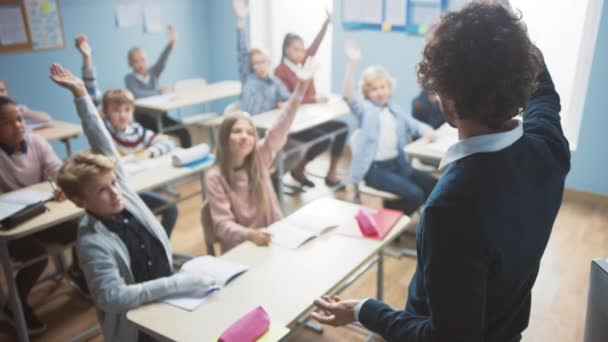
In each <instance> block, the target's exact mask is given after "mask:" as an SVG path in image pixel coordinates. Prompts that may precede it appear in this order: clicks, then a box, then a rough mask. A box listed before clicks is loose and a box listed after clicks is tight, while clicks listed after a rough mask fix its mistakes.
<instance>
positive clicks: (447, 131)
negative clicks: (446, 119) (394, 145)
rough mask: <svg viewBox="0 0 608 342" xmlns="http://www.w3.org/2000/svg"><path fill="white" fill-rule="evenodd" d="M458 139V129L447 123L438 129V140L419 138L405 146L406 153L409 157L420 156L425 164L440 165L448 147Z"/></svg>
mask: <svg viewBox="0 0 608 342" xmlns="http://www.w3.org/2000/svg"><path fill="white" fill-rule="evenodd" d="M457 141H458V131H457V130H456V129H455V128H453V127H451V126H450V125H448V124H447V123H445V124H443V125H442V126H441V127H439V128H438V129H437V140H436V141H434V142H429V141H428V140H426V139H418V140H416V141H414V142H412V143H410V144H408V145H407V146H405V153H407V155H408V157H409V158H418V159H420V161H421V162H423V163H424V164H428V165H433V166H435V167H438V166H439V163H441V159H442V158H443V156H444V155H445V153H446V152H447V150H448V148H449V147H450V146H451V145H453V144H455V143H456V142H457Z"/></svg>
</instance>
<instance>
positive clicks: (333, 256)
mask: <svg viewBox="0 0 608 342" xmlns="http://www.w3.org/2000/svg"><path fill="white" fill-rule="evenodd" d="M358 209H359V206H358V205H355V204H352V203H347V202H342V201H338V200H335V199H329V198H324V199H319V200H316V201H313V202H311V203H309V204H308V205H306V206H304V207H303V208H301V209H299V210H305V211H311V212H312V213H313V215H314V213H327V214H331V215H334V216H335V215H341V216H343V217H344V218H345V222H344V223H343V224H356V221H355V219H354V216H355V214H356V212H357V210H358ZM313 217H314V216H313ZM409 221H410V219H409V217H407V216H403V217H402V218H401V220H400V221H398V222H397V224H396V226H395V227H394V228H393V230H392V231H391V232H390V233H389V234H388V236H387V237H385V239H384V240H381V241H379V240H371V239H363V238H355V237H349V236H344V235H339V234H338V233H336V232H335V229H334V230H330V231H328V232H326V233H324V234H322V235H320V236H318V237H316V238H314V239H312V240H311V241H308V242H307V243H305V244H304V245H303V246H301V247H300V248H298V249H296V250H291V249H287V248H283V247H279V246H274V245H271V246H269V247H264V248H261V247H257V246H255V245H253V244H252V243H250V242H245V243H243V244H241V245H239V246H237V247H235V248H234V249H232V250H230V251H229V252H227V253H226V254H224V255H222V256H221V258H225V259H226V260H230V261H234V262H237V263H241V264H245V265H247V266H249V270H248V271H247V272H245V273H243V274H242V275H241V276H239V277H238V278H236V279H235V280H234V281H232V282H231V283H229V284H228V285H227V286H226V287H225V288H223V289H222V290H220V291H219V292H218V293H216V294H214V295H213V296H211V297H210V298H209V299H208V300H207V301H205V302H204V303H202V304H201V305H200V306H199V307H198V308H197V309H196V310H194V311H192V312H190V311H186V310H182V309H179V308H177V307H174V306H171V305H168V304H164V303H152V304H148V305H144V306H142V307H140V308H137V309H134V310H131V311H129V312H128V314H127V317H128V319H129V320H130V321H132V322H134V323H135V324H136V325H137V326H139V327H140V328H142V329H144V330H147V331H148V332H151V333H152V334H154V335H156V336H159V337H164V338H168V339H170V340H175V341H211V340H212V339H214V338H217V336H220V335H221V333H222V332H223V331H224V330H225V329H226V328H227V327H228V326H230V324H232V323H233V322H235V321H236V320H237V319H239V318H240V317H242V316H243V315H244V314H246V313H247V312H249V311H250V310H252V309H253V308H255V307H257V306H258V305H261V306H262V307H264V309H265V310H266V311H267V312H268V314H269V315H270V319H271V322H272V324H276V325H281V326H289V325H291V324H293V323H294V322H295V321H296V320H297V319H298V318H300V317H301V316H302V315H303V314H305V313H306V312H307V311H308V310H309V309H310V308H311V307H312V302H313V300H314V299H315V298H317V297H318V296H320V295H323V294H326V293H331V292H332V291H333V290H335V289H336V288H337V287H338V286H339V285H340V284H341V283H343V282H344V281H345V280H346V279H348V278H349V277H350V276H352V275H353V274H354V273H355V272H356V271H357V269H358V268H359V267H360V266H362V265H364V264H365V263H366V262H367V261H368V260H371V258H373V257H375V255H376V253H377V252H378V251H379V250H380V249H381V248H383V247H384V246H385V245H386V244H388V243H389V242H390V241H391V240H392V239H394V238H395V237H396V236H397V235H398V234H399V233H401V232H402V231H403V230H404V229H405V226H406V225H407V223H408V222H409Z"/></svg>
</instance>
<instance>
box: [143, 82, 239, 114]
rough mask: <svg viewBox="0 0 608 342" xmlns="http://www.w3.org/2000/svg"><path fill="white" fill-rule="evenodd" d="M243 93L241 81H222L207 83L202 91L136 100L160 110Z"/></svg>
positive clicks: (146, 107) (151, 108) (150, 108)
mask: <svg viewBox="0 0 608 342" xmlns="http://www.w3.org/2000/svg"><path fill="white" fill-rule="evenodd" d="M240 94H241V82H239V81H221V82H217V83H210V84H207V85H206V86H205V87H203V88H201V89H200V91H190V92H186V93H168V94H163V95H156V96H150V97H145V98H140V99H137V100H135V106H136V107H137V108H140V109H148V110H153V111H158V112H166V111H169V110H172V109H177V108H182V107H188V106H193V105H197V104H204V103H207V102H211V101H215V100H219V99H223V98H226V97H232V96H238V95H240Z"/></svg>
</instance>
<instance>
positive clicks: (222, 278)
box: [163, 255, 249, 311]
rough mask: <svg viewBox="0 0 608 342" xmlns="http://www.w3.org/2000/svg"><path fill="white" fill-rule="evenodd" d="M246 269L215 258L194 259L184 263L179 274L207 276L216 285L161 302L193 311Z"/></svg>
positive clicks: (240, 265)
mask: <svg viewBox="0 0 608 342" xmlns="http://www.w3.org/2000/svg"><path fill="white" fill-rule="evenodd" d="M248 269H249V267H247V266H245V265H242V264H238V263H235V262H230V261H227V260H224V259H221V258H216V257H214V256H211V255H204V256H200V257H196V258H194V259H192V260H189V261H187V262H186V263H184V265H183V266H182V268H181V270H180V272H188V273H195V274H207V275H209V276H211V277H212V278H213V279H215V282H216V285H215V286H211V287H208V288H204V289H201V290H200V291H196V292H193V293H185V294H180V295H177V296H171V297H169V298H165V299H164V300H163V302H164V303H167V304H171V305H173V306H176V307H178V308H182V309H184V310H188V311H193V310H195V309H196V308H197V307H199V305H201V304H202V303H203V302H204V301H205V300H206V299H207V298H209V296H211V295H212V294H213V293H215V292H216V291H219V290H221V289H222V288H223V287H225V286H226V285H228V283H230V282H231V281H232V280H234V279H235V278H237V277H238V276H240V275H241V274H243V273H244V272H246V271H247V270H248Z"/></svg>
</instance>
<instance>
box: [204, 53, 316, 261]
mask: <svg viewBox="0 0 608 342" xmlns="http://www.w3.org/2000/svg"><path fill="white" fill-rule="evenodd" d="M316 68H317V64H316V63H315V62H314V61H313V60H311V59H309V60H307V61H306V63H305V64H304V66H303V67H302V68H301V69H299V70H298V72H297V73H296V74H297V77H298V84H297V86H296V88H295V91H294V92H293V94H292V95H291V97H290V98H289V100H288V101H287V105H286V106H284V107H283V109H282V112H281V114H280V116H279V118H278V119H277V122H275V124H274V126H273V127H272V128H271V129H269V130H268V132H266V136H265V137H264V138H263V139H261V140H259V141H258V140H257V137H256V128H255V126H254V124H253V122H252V121H251V119H250V118H249V117H248V116H247V115H245V114H243V113H237V114H234V115H231V116H230V117H228V118H226V119H225V120H224V121H223V122H222V125H221V126H220V129H219V144H218V145H217V146H218V147H217V151H216V157H217V160H216V162H215V165H214V166H213V167H212V168H211V169H210V170H209V171H208V172H207V174H206V176H205V187H206V189H207V199H208V201H209V209H210V212H211V219H212V222H213V227H214V230H215V234H216V236H217V239H218V240H219V241H220V244H221V246H222V252H226V251H227V250H229V249H231V248H232V247H234V246H236V245H238V244H240V243H241V242H243V241H246V240H249V241H251V242H253V243H255V244H256V245H258V246H266V245H268V244H269V243H270V240H271V237H270V234H269V233H268V232H267V231H266V227H268V226H269V225H270V224H272V223H274V222H275V221H277V220H279V219H280V218H281V209H280V207H279V201H278V199H277V196H276V194H275V193H274V190H273V187H272V182H271V179H270V168H271V167H272V164H273V161H274V157H275V156H276V154H277V152H278V151H279V150H280V149H281V148H283V146H284V145H285V142H286V141H287V135H288V134H289V127H290V126H291V123H292V122H293V120H294V118H295V114H296V111H297V109H298V107H299V105H300V103H301V102H302V99H303V98H304V96H305V94H306V90H307V89H308V86H309V85H310V83H311V80H312V76H313V74H314V72H315V70H316Z"/></svg>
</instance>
